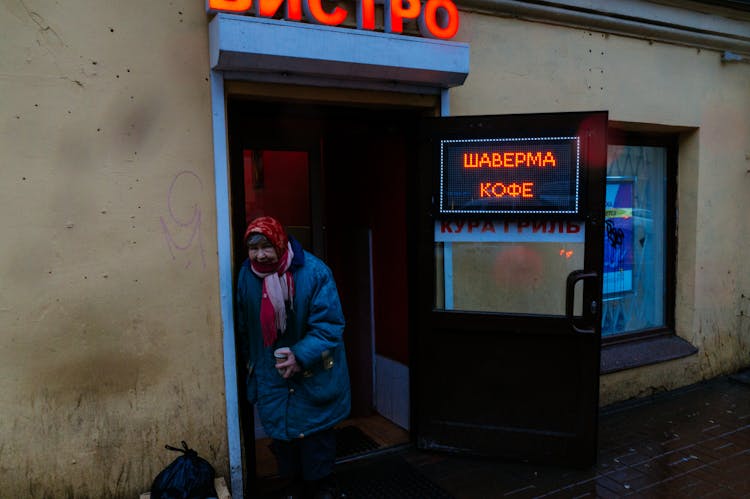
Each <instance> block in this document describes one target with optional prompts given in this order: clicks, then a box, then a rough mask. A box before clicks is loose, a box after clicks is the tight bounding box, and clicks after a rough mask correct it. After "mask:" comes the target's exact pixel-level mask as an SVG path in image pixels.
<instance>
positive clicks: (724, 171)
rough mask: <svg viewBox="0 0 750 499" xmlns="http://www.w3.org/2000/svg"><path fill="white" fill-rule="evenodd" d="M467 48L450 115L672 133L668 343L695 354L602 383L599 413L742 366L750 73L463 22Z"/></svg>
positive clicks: (642, 44)
mask: <svg viewBox="0 0 750 499" xmlns="http://www.w3.org/2000/svg"><path fill="white" fill-rule="evenodd" d="M457 39H460V40H462V41H468V42H469V43H470V44H471V72H470V74H469V76H468V78H467V80H466V84H465V85H463V86H462V87H459V88H457V89H455V90H453V91H452V92H451V114H454V115H464V114H511V113H531V112H556V111H560V112H564V111H587V110H608V111H609V119H610V120H611V121H615V122H621V123H623V124H626V125H627V126H636V127H638V128H640V129H642V130H648V129H657V128H660V129H663V128H665V127H674V128H671V130H673V131H676V133H680V151H679V166H678V170H679V172H678V198H679V199H678V204H679V218H678V255H677V304H676V323H677V334H678V335H679V336H681V337H682V338H684V339H686V340H688V341H690V342H691V343H692V344H693V345H695V346H696V347H698V348H699V353H698V354H697V355H695V356H691V357H689V358H685V359H682V360H677V361H672V362H668V363H665V364H659V365H654V366H650V367H643V368H639V369H634V370H629V371H623V372H619V373H614V374H610V375H606V376H603V377H602V379H601V403H602V404H603V405H604V404H608V403H611V402H614V401H618V400H623V399H627V398H630V397H634V396H643V395H648V394H651V393H653V392H654V391H660V390H665V389H672V388H676V387H679V386H683V385H687V384H690V383H694V382H696V381H700V380H702V379H705V378H709V377H713V376H716V375H719V374H726V373H731V372H735V371H737V370H738V369H740V368H743V367H747V366H749V365H750V321H749V320H748V317H747V316H748V314H750V298H749V297H750V266H748V264H747V263H746V260H747V243H748V241H750V223H749V222H748V216H747V214H748V213H750V173H748V170H750V161H749V159H750V65H748V64H743V63H734V64H727V63H722V62H721V54H720V53H719V52H716V51H711V50H699V49H696V48H689V47H684V46H677V45H670V44H665V43H655V42H650V41H648V40H640V39H636V38H626V37H622V36H614V35H607V34H603V33H598V32H593V31H585V30H577V29H569V28H564V27H559V26H552V25H548V24H542V23H534V22H522V21H519V20H513V19H504V18H499V17H491V16H487V15H480V14H469V13H462V27H461V30H460V31H459V34H458V36H457Z"/></svg>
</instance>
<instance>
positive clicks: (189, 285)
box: [0, 0, 228, 498]
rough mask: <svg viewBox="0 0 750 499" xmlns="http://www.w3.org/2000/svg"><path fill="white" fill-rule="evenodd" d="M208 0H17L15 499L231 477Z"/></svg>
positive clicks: (9, 298) (7, 165) (9, 23)
mask: <svg viewBox="0 0 750 499" xmlns="http://www.w3.org/2000/svg"><path fill="white" fill-rule="evenodd" d="M203 9H204V6H203V3H202V2H196V1H193V0H173V1H170V2H149V1H145V0H132V1H127V2H110V1H108V2H94V1H85V0H79V1H76V2H57V1H50V0H25V1H20V0H4V1H2V2H0V33H2V40H3V41H2V43H0V162H1V163H2V164H1V165H0V199H1V200H2V207H3V209H2V210H1V211H0V227H2V229H3V234H4V235H3V238H2V241H3V242H2V244H0V484H2V486H1V487H0V489H2V490H0V496H3V497H18V498H21V497H131V498H132V497H137V494H138V493H139V492H142V491H144V490H147V488H148V487H149V486H150V483H151V480H153V478H154V476H155V474H156V473H157V472H158V471H160V469H161V468H162V467H163V466H164V465H166V464H167V463H168V462H170V461H171V460H172V459H174V458H175V457H177V456H176V454H175V453H172V452H169V451H167V450H165V449H164V445H165V444H171V445H177V446H179V445H180V441H181V440H183V439H184V440H186V441H187V442H188V444H189V445H190V446H191V447H194V448H195V449H196V450H197V451H198V452H199V453H200V454H201V455H203V456H204V457H206V458H207V459H208V460H209V461H210V462H211V463H212V464H213V465H214V466H215V467H216V468H217V471H218V472H219V473H220V474H222V475H224V476H226V475H227V473H228V457H227V443H226V415H225V413H226V411H225V405H224V404H225V402H224V396H223V392H224V377H223V360H222V336H221V318H220V316H219V292H218V277H217V275H218V274H217V259H216V229H215V226H216V223H215V219H216V215H215V199H214V181H213V165H212V162H213V156H212V143H211V110H210V98H209V96H210V93H209V83H208V42H207V28H206V24H207V20H206V15H205V12H204V10H203Z"/></svg>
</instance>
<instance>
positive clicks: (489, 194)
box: [479, 182, 534, 198]
mask: <svg viewBox="0 0 750 499" xmlns="http://www.w3.org/2000/svg"><path fill="white" fill-rule="evenodd" d="M532 187H534V182H521V183H520V184H518V183H516V182H513V183H512V184H507V185H506V184H503V183H502V182H480V184H479V197H480V198H503V197H505V196H508V197H511V198H517V197H522V198H533V197H534V193H532V192H531V189H532Z"/></svg>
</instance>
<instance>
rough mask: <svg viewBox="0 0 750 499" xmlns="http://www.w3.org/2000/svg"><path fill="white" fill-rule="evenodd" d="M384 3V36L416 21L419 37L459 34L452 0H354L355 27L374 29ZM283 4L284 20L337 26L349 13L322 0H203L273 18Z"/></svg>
mask: <svg viewBox="0 0 750 499" xmlns="http://www.w3.org/2000/svg"><path fill="white" fill-rule="evenodd" d="M376 3H383V6H384V13H383V20H384V24H385V31H386V32H387V33H403V31H404V21H405V20H406V21H409V20H416V21H417V23H418V25H419V32H420V33H421V34H422V36H426V37H430V38H440V39H443V40H449V39H451V38H453V37H454V36H455V35H456V32H457V31H458V24H459V19H458V9H457V8H456V5H455V4H454V3H453V1H452V0H427V1H426V2H425V3H424V4H421V3H420V2H419V1H418V0H357V1H356V4H357V28H358V29H363V30H374V29H375V4H376ZM281 4H285V5H284V11H283V13H282V16H283V18H284V19H286V20H287V21H301V20H302V15H303V13H304V16H305V18H306V19H307V20H308V21H310V22H313V23H318V24H325V25H328V26H338V25H340V24H341V23H343V22H344V20H346V18H347V16H348V15H349V12H348V11H347V10H346V9H345V8H343V7H341V6H340V5H336V6H335V7H334V8H333V9H332V10H331V11H330V12H328V11H327V10H326V9H325V8H323V0H206V10H207V11H208V12H233V13H244V12H252V13H253V14H254V15H256V16H258V17H274V16H275V15H276V14H277V13H278V12H279V10H280V9H281Z"/></svg>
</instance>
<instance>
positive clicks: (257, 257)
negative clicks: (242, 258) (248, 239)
mask: <svg viewBox="0 0 750 499" xmlns="http://www.w3.org/2000/svg"><path fill="white" fill-rule="evenodd" d="M247 256H248V258H250V261H251V262H256V263H265V264H269V263H276V262H278V261H279V255H277V254H276V249H275V248H274V247H273V245H272V244H271V243H270V242H269V241H268V240H263V241H260V242H257V243H253V244H248V245H247Z"/></svg>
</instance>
